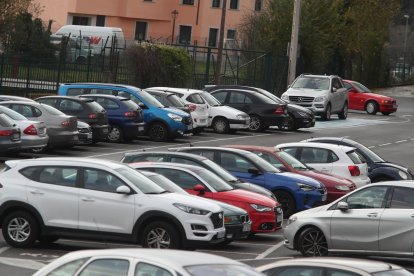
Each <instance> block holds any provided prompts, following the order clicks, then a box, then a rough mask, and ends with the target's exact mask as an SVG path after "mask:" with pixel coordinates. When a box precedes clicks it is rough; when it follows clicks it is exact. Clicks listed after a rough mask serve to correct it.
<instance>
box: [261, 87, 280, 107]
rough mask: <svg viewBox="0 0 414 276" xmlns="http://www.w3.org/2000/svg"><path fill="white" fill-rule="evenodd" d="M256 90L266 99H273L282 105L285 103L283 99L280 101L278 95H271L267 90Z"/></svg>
mask: <svg viewBox="0 0 414 276" xmlns="http://www.w3.org/2000/svg"><path fill="white" fill-rule="evenodd" d="M256 89H257V91H259V92H260V93H262V94H263V95H265V96H266V97H269V98H271V99H272V100H274V101H275V102H277V103H281V104H283V103H285V102H284V101H283V100H282V99H280V98H279V97H277V96H276V95H274V94H272V93H270V92H269V91H267V90H264V89H261V88H256Z"/></svg>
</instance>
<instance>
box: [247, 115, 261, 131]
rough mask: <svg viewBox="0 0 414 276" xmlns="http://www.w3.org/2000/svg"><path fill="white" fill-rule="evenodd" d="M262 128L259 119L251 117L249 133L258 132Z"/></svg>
mask: <svg viewBox="0 0 414 276" xmlns="http://www.w3.org/2000/svg"><path fill="white" fill-rule="evenodd" d="M261 127H262V122H261V120H260V118H259V117H257V116H251V118H250V125H249V129H250V130H251V131H259V130H260V129H261Z"/></svg>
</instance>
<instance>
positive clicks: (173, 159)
mask: <svg viewBox="0 0 414 276" xmlns="http://www.w3.org/2000/svg"><path fill="white" fill-rule="evenodd" d="M170 162H171V163H180V164H187V165H193V166H200V164H198V163H197V162H194V161H192V160H189V159H185V158H180V157H171V161H170Z"/></svg>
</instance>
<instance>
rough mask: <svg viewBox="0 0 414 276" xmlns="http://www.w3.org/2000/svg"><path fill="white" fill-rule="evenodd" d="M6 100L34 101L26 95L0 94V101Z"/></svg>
mask: <svg viewBox="0 0 414 276" xmlns="http://www.w3.org/2000/svg"><path fill="white" fill-rule="evenodd" d="M6 101H24V102H34V100H32V99H29V98H26V97H20V96H11V95H0V102H6Z"/></svg>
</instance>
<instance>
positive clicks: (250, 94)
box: [205, 87, 289, 131]
mask: <svg viewBox="0 0 414 276" xmlns="http://www.w3.org/2000/svg"><path fill="white" fill-rule="evenodd" d="M205 91H207V92H209V93H211V94H212V95H213V96H214V97H215V98H216V99H217V100H219V101H220V102H221V103H222V104H224V105H228V106H231V107H233V108H235V109H238V110H241V111H244V112H246V113H247V114H249V115H250V126H249V129H250V130H251V131H263V130H266V129H267V128H269V127H270V126H283V125H284V124H285V123H286V120H287V118H288V117H289V116H288V113H287V104H286V103H285V102H284V101H282V100H279V101H275V100H273V99H270V98H269V97H266V96H264V95H262V94H260V93H257V92H254V91H250V90H245V89H236V88H217V89H215V88H214V87H207V88H205Z"/></svg>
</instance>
